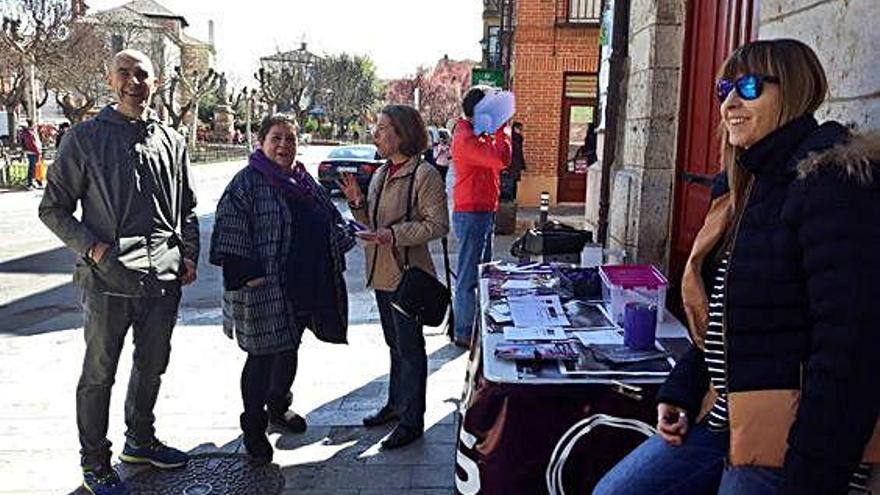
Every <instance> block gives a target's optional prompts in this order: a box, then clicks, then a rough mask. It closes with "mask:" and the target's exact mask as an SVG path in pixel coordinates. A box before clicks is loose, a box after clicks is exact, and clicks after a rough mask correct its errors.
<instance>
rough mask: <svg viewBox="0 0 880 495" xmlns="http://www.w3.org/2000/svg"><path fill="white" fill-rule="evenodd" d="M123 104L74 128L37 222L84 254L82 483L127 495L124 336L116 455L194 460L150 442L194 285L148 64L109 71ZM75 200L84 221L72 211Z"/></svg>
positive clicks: (185, 180)
mask: <svg viewBox="0 0 880 495" xmlns="http://www.w3.org/2000/svg"><path fill="white" fill-rule="evenodd" d="M108 80H109V84H110V87H111V89H112V90H113V94H114V95H115V97H116V100H117V103H116V104H114V105H109V106H107V107H105V108H104V109H103V110H102V111H101V112H100V113H99V114H98V115H97V117H95V118H94V119H92V120H90V121H88V122H84V123H82V124H79V125H77V126H75V127H73V128H72V129H71V130H70V131H68V134H67V135H66V136H65V138H64V141H63V142H62V143H61V148H60V149H59V151H58V158H57V160H56V161H55V163H54V164H53V165H52V167H50V169H49V177H48V184H47V186H46V191H45V194H44V196H43V200H42V202H41V203H40V210H39V213H40V219H41V220H42V221H43V223H45V224H46V226H47V227H49V229H50V230H51V231H52V232H53V233H55V235H57V236H58V237H59V238H60V239H61V240H62V241H63V242H64V243H65V244H66V245H67V246H68V247H69V248H71V249H72V250H73V251H75V252H76V254H77V255H78V257H77V262H76V269H75V272H74V282H75V283H76V284H77V285H79V286H80V287H81V288H82V290H83V309H84V313H85V329H84V336H85V340H86V354H85V358H84V360H83V367H82V374H81V375H80V379H79V385H78V386H77V391H76V409H77V410H76V413H77V414H76V416H77V425H78V427H79V439H80V445H81V451H80V453H81V455H82V458H81V464H82V467H83V485H84V486H85V487H86V488H87V489H88V490H89V491H90V492H91V493H95V494H126V493H128V489H127V487H126V486H125V483H124V482H123V481H121V480H120V479H119V477H118V475H117V474H116V472H115V471H114V470H113V469H112V467H111V464H110V455H111V454H110V441H109V440H108V439H107V429H108V419H109V418H108V416H109V405H110V390H111V387H112V385H113V381H114V376H115V373H116V366H117V364H118V362H119V355H120V353H121V351H122V347H123V342H124V340H125V336H126V334H127V333H128V329H129V328H132V329H133V332H134V345H135V351H134V366H133V368H132V371H131V379H130V381H129V384H128V393H127V396H126V400H125V423H126V426H127V431H126V434H125V436H126V441H125V447H124V449H123V451H122V454H121V455H120V459H122V460H123V461H125V462H133V463H145V464H152V465H154V466H157V467H160V468H175V467H181V466H183V465H185V464H186V463H187V461H188V459H189V457H188V456H187V454H185V453H184V452H181V451H180V450H177V449H174V448H171V447H168V446H166V445H164V444H163V443H162V442H160V441H159V440H158V439H157V438H156V436H155V429H154V426H153V424H154V421H155V417H154V416H153V407H154V405H155V403H156V398H157V396H158V393H159V384H160V383H161V376H162V374H163V373H164V372H165V368H166V367H167V365H168V359H169V355H170V351H171V344H170V341H171V333H172V330H173V329H174V324H175V321H176V319H177V311H178V307H179V304H180V296H181V286H184V285H188V284H191V283H192V282H193V281H195V279H196V266H197V265H196V263H197V261H198V253H199V226H198V219H197V217H196V214H195V212H194V211H193V210H194V208H195V205H196V199H195V194H194V192H193V190H192V187H191V180H190V177H189V160H188V158H187V154H186V144H185V141H184V139H183V137H182V136H181V135H180V134H178V133H177V132H176V131H175V130H174V129H171V128H170V127H168V126H166V125H165V124H163V123H162V122H160V121H159V120H157V118H156V115H155V112H153V111H152V110H151V109H150V108H149V102H150V97H151V96H152V94H153V92H154V91H155V89H156V78H155V73H154V70H153V65H152V63H151V62H150V60H149V58H147V56H146V55H144V54H143V53H141V52H138V51H135V50H124V51H122V52H119V53H118V54H116V56H115V57H114V58H113V62H112V64H111V68H110V74H109V76H108ZM77 203H79V205H80V206H81V208H82V217H81V219H77V218H76V217H74V216H73V212H74V211H75V210H76V208H77Z"/></svg>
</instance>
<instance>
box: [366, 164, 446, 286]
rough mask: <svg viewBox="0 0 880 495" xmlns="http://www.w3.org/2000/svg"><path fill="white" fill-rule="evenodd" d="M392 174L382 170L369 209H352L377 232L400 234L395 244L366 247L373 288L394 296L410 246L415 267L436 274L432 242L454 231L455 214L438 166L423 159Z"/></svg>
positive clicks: (369, 283) (369, 194) (369, 196)
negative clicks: (451, 216) (452, 219)
mask: <svg viewBox="0 0 880 495" xmlns="http://www.w3.org/2000/svg"><path fill="white" fill-rule="evenodd" d="M387 175H388V165H383V166H382V167H380V168H379V170H377V171H376V173H375V174H374V175H373V179H372V180H371V181H370V189H369V191H368V192H367V198H366V201H365V202H364V207H363V208H358V209H356V210H352V214H354V217H355V218H356V219H357V221H359V222H361V223H363V224H365V225H368V226H369V227H370V229H372V230H374V231H375V230H378V229H380V228H383V227H387V228H390V229H391V231H392V232H393V233H394V244H393V245H388V246H379V245H376V244H370V245H368V246H367V247H366V252H367V267H366V277H367V287H371V288H373V289H376V290H383V291H394V290H396V289H397V285H398V284H399V283H400V277H401V275H402V274H403V266H404V248H406V247H409V261H410V265H413V266H417V267H419V268H421V269H423V270H425V271H427V272H428V273H435V271H434V263H432V262H431V255H430V253H429V252H428V242H429V241H432V240H434V239H440V238H441V237H443V236H445V235H446V234H447V233H448V232H449V209H448V207H447V204H446V188H445V187H444V184H443V179H442V178H441V177H440V174H439V172H437V170H436V169H434V167H433V166H431V165H429V164H428V163H421V158H420V157H413V158H411V159H410V161H409V162H408V163H407V164H406V165H404V166H403V167H401V168H400V170H398V171H397V174H395V175H394V177H390V178H388V177H387ZM413 175H415V184H414V187H413V206H412V213H411V214H412V220H411V221H409V222H408V221H406V200H407V193H408V192H409V185H410V180H412V178H413ZM377 202H378V204H377Z"/></svg>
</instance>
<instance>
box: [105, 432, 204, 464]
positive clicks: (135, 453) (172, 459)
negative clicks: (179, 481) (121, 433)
mask: <svg viewBox="0 0 880 495" xmlns="http://www.w3.org/2000/svg"><path fill="white" fill-rule="evenodd" d="M119 459H120V460H121V461H122V462H130V463H133V464H152V465H153V466H156V467H157V468H162V469H172V468H179V467H182V466H185V465H186V463H187V462H189V455H188V454H187V453H186V452H183V451H181V450H177V449H175V448H173V447H169V446H167V445H165V444H164V443H162V442H160V441H159V440H157V439H155V438H154V439H153V441H152V442H150V443H149V444H148V445H144V446H143V447H132V446H131V445H129V444H128V442H126V443H125V448H124V449H123V450H122V453H121V454H119Z"/></svg>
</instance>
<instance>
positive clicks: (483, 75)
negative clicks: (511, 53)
mask: <svg viewBox="0 0 880 495" xmlns="http://www.w3.org/2000/svg"><path fill="white" fill-rule="evenodd" d="M478 84H484V85H486V86H492V87H495V88H504V71H503V70H499V69H481V68H479V67H474V68H473V69H471V86H476V85H478Z"/></svg>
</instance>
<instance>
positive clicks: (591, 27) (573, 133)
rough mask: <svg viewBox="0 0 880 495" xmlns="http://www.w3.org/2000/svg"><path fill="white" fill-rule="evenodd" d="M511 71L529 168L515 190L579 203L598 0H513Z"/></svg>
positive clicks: (533, 197)
mask: <svg viewBox="0 0 880 495" xmlns="http://www.w3.org/2000/svg"><path fill="white" fill-rule="evenodd" d="M513 12H514V19H513V44H512V56H511V64H510V74H509V78H510V81H511V85H510V87H511V89H512V90H513V91H514V93H515V94H516V98H517V102H516V103H517V108H516V116H515V117H514V120H516V121H519V122H522V123H523V126H524V136H525V140H524V146H523V151H524V155H525V161H526V171H525V173H524V174H523V178H522V182H521V183H520V187H519V191H518V198H517V199H518V201H519V203H520V204H523V205H536V204H537V203H538V201H539V196H540V193H541V192H542V191H547V192H549V193H550V197H551V202H553V203H556V202H577V203H583V202H584V200H585V196H586V187H587V175H586V167H585V164H582V163H580V162H576V161H575V160H573V157H574V154H575V153H576V152H577V150H578V149H579V148H580V147H581V146H583V145H584V141H585V137H586V129H587V124H588V123H593V122H595V119H596V116H597V87H598V80H597V72H598V67H599V20H600V14H601V1H600V0H517V1H516V2H515V3H514V5H513Z"/></svg>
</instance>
